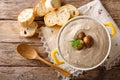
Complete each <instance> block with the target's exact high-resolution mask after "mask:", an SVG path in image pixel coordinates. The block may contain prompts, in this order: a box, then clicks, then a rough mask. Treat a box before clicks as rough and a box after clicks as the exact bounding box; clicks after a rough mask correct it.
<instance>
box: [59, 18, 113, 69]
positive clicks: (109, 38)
mask: <svg viewBox="0 0 120 80" xmlns="http://www.w3.org/2000/svg"><path fill="white" fill-rule="evenodd" d="M83 18H88V19H93V20H95V21H97V22H98V23H99V24H101V25H102V26H103V27H104V29H105V31H106V33H107V36H108V41H109V42H108V43H109V47H108V51H107V54H106V55H105V57H104V58H103V60H101V61H100V63H99V64H97V65H95V66H93V67H89V68H80V67H76V66H74V65H72V64H69V62H67V61H66V60H65V59H64V57H63V56H62V54H61V51H60V47H59V39H60V34H61V32H62V31H63V29H64V28H65V27H66V25H68V24H69V23H70V22H72V21H74V20H76V19H83ZM57 47H58V54H59V55H60V56H61V58H62V59H63V60H64V62H65V63H66V64H68V65H69V66H71V67H72V68H74V69H77V70H84V71H86V70H92V69H95V68H97V67H98V66H100V65H101V64H102V63H103V62H104V61H105V60H106V59H107V57H108V55H109V54H110V50H111V37H110V33H109V32H108V30H107V28H106V26H105V25H104V24H103V23H101V22H100V21H98V20H96V19H95V18H93V17H91V16H77V17H75V18H72V19H70V20H69V21H68V22H67V23H66V24H64V25H63V26H62V28H61V29H60V31H59V33H58V37H57Z"/></svg>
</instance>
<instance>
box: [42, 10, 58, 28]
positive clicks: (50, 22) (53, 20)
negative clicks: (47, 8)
mask: <svg viewBox="0 0 120 80" xmlns="http://www.w3.org/2000/svg"><path fill="white" fill-rule="evenodd" d="M44 22H45V25H46V26H47V27H52V26H54V25H56V24H57V14H56V12H55V11H52V12H50V13H48V14H47V15H45V16H44Z"/></svg>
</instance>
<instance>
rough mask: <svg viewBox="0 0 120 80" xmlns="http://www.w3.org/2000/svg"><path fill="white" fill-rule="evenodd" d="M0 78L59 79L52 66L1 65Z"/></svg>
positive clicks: (17, 79)
mask: <svg viewBox="0 0 120 80" xmlns="http://www.w3.org/2000/svg"><path fill="white" fill-rule="evenodd" d="M0 80H58V78H57V76H56V73H55V71H54V70H52V69H51V68H50V67H32V68H31V67H0Z"/></svg>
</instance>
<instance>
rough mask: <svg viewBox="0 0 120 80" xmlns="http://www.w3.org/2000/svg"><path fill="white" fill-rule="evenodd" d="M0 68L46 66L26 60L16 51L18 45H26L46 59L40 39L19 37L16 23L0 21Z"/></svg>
mask: <svg viewBox="0 0 120 80" xmlns="http://www.w3.org/2000/svg"><path fill="white" fill-rule="evenodd" d="M0 25H1V26H0V66H23V65H24V66H46V65H45V64H43V63H42V62H38V61H37V62H36V61H33V60H26V59H24V58H23V57H21V56H20V55H19V54H18V53H17V51H16V46H17V44H18V43H28V44H30V45H32V46H33V47H34V48H35V49H36V50H37V51H38V52H39V54H40V55H41V56H42V57H44V58H46V59H48V58H47V53H46V52H45V49H44V48H43V47H42V46H43V44H42V43H41V42H40V39H39V38H38V37H37V36H35V37H32V38H24V37H20V35H19V27H20V25H19V24H18V22H16V21H0Z"/></svg>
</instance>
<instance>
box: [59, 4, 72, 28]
mask: <svg viewBox="0 0 120 80" xmlns="http://www.w3.org/2000/svg"><path fill="white" fill-rule="evenodd" d="M57 16H58V20H57V21H58V22H57V24H58V25H59V26H62V25H64V24H65V23H66V22H67V21H68V19H69V18H70V13H69V11H68V9H67V7H66V6H62V7H60V8H59V9H58V11H57Z"/></svg>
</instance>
